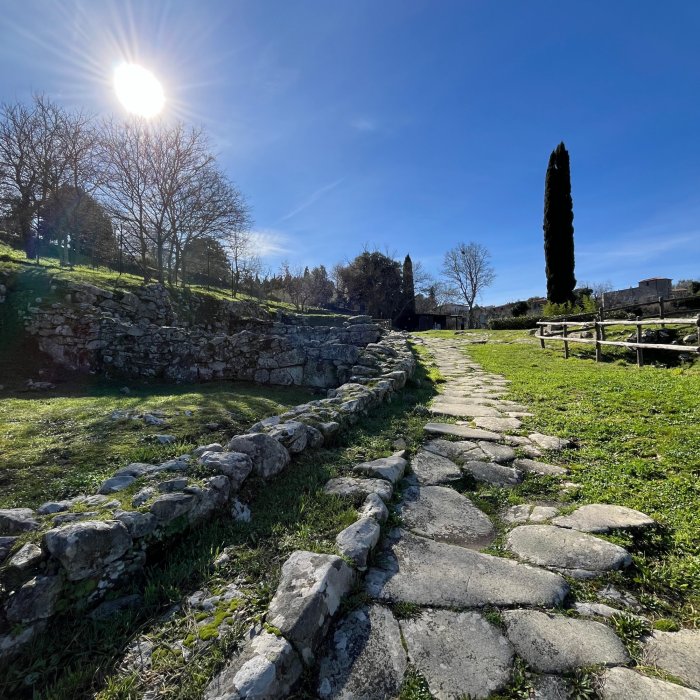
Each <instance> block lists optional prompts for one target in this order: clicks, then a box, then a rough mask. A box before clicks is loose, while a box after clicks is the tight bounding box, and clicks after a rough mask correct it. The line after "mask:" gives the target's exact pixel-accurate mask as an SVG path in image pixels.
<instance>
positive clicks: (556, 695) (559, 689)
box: [531, 675, 572, 700]
mask: <svg viewBox="0 0 700 700" xmlns="http://www.w3.org/2000/svg"><path fill="white" fill-rule="evenodd" d="M532 690H533V692H534V695H532V696H531V697H532V698H534V700H571V698H572V692H571V686H570V685H569V683H568V681H567V680H566V678H562V677H561V676H548V675H542V676H537V677H536V678H535V679H533V681H532Z"/></svg>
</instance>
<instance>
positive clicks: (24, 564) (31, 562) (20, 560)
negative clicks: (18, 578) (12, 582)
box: [8, 542, 44, 571]
mask: <svg viewBox="0 0 700 700" xmlns="http://www.w3.org/2000/svg"><path fill="white" fill-rule="evenodd" d="M43 558H44V554H43V552H42V551H41V547H37V546H36V545H35V544H34V543H33V542H27V544H25V545H23V546H22V547H21V548H20V550H19V551H18V552H16V553H15V554H13V555H12V558H11V559H10V561H9V562H8V566H11V567H13V568H14V569H19V570H20V571H27V570H29V569H31V568H32V567H34V566H36V565H37V564H38V563H39V562H40V561H41V560H42V559H43Z"/></svg>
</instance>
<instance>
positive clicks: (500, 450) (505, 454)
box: [478, 440, 515, 464]
mask: <svg viewBox="0 0 700 700" xmlns="http://www.w3.org/2000/svg"><path fill="white" fill-rule="evenodd" d="M478 444H479V447H480V448H481V449H482V450H483V451H484V452H485V453H486V456H487V457H489V458H490V459H491V461H493V462H502V463H504V464H505V463H507V462H512V461H513V460H514V459H515V450H514V449H513V448H512V447H508V445H499V444H498V443H495V442H486V441H485V440H482V441H480V442H479V443H478Z"/></svg>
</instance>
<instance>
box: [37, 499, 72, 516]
mask: <svg viewBox="0 0 700 700" xmlns="http://www.w3.org/2000/svg"><path fill="white" fill-rule="evenodd" d="M71 505H73V503H72V501H47V502H46V503H42V504H41V505H40V506H39V507H38V508H37V509H36V512H37V514H38V515H53V514H54V513H63V512H64V511H66V510H68V509H69V508H70V507H71Z"/></svg>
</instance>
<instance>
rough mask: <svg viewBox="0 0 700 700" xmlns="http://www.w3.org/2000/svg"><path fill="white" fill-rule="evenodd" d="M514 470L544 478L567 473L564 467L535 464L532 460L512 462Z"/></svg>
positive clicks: (542, 463)
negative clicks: (539, 475)
mask: <svg viewBox="0 0 700 700" xmlns="http://www.w3.org/2000/svg"><path fill="white" fill-rule="evenodd" d="M513 466H514V467H515V468H516V469H520V470H521V471H524V472H531V473H533V474H542V475H544V476H563V475H564V474H566V473H567V471H566V469H564V467H558V466H557V465H555V464H546V463H545V462H536V461H535V460H534V459H516V460H515V462H513Z"/></svg>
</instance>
